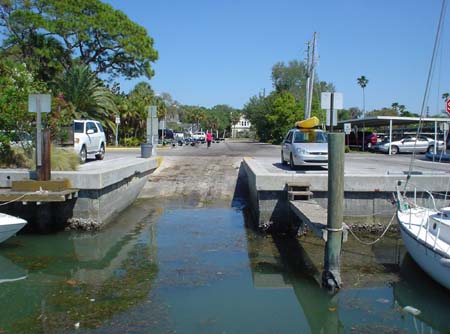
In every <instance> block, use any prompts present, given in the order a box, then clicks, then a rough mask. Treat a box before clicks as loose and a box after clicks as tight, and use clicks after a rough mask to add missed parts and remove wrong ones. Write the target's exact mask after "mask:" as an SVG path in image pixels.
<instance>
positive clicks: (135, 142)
mask: <svg viewBox="0 0 450 334" xmlns="http://www.w3.org/2000/svg"><path fill="white" fill-rule="evenodd" d="M140 143H141V140H140V139H139V138H135V137H130V138H124V139H123V141H122V144H123V146H127V147H130V146H139V145H140Z"/></svg>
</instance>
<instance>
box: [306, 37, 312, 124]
mask: <svg viewBox="0 0 450 334" xmlns="http://www.w3.org/2000/svg"><path fill="white" fill-rule="evenodd" d="M310 53H311V42H309V41H308V43H306V92H305V93H306V95H305V97H306V98H305V119H306V118H307V117H306V115H308V101H309V82H310V80H309V73H310V71H309V67H310V66H311V65H310V58H309V55H310Z"/></svg>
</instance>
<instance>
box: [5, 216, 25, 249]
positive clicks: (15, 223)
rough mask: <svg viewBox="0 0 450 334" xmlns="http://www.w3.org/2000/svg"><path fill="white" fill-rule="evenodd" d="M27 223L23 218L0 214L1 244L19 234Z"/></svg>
mask: <svg viewBox="0 0 450 334" xmlns="http://www.w3.org/2000/svg"><path fill="white" fill-rule="evenodd" d="M26 223H27V221H26V220H24V219H22V218H17V217H14V216H10V215H7V214H5V213H0V243H1V242H3V241H5V240H7V239H9V238H10V237H12V236H13V235H15V234H16V233H17V232H19V231H20V230H21V229H22V228H23V227H24V226H25V225H26Z"/></svg>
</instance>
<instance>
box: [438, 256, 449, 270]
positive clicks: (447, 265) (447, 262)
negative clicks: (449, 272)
mask: <svg viewBox="0 0 450 334" xmlns="http://www.w3.org/2000/svg"><path fill="white" fill-rule="evenodd" d="M439 262H440V263H441V265H442V266H444V267H447V268H450V259H447V258H445V257H443V258H442V259H440V260H439Z"/></svg>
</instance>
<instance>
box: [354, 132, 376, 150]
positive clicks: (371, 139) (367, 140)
mask: <svg viewBox="0 0 450 334" xmlns="http://www.w3.org/2000/svg"><path fill="white" fill-rule="evenodd" d="M363 138H364V140H363ZM363 142H364V149H369V150H370V149H372V148H373V147H374V146H375V145H376V144H377V143H378V142H379V135H378V134H377V133H376V132H371V131H367V132H364V133H363V132H362V131H358V132H357V133H355V132H354V131H352V132H351V133H350V134H349V135H348V138H346V144H347V145H348V146H350V147H356V148H359V149H362V143H363Z"/></svg>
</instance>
